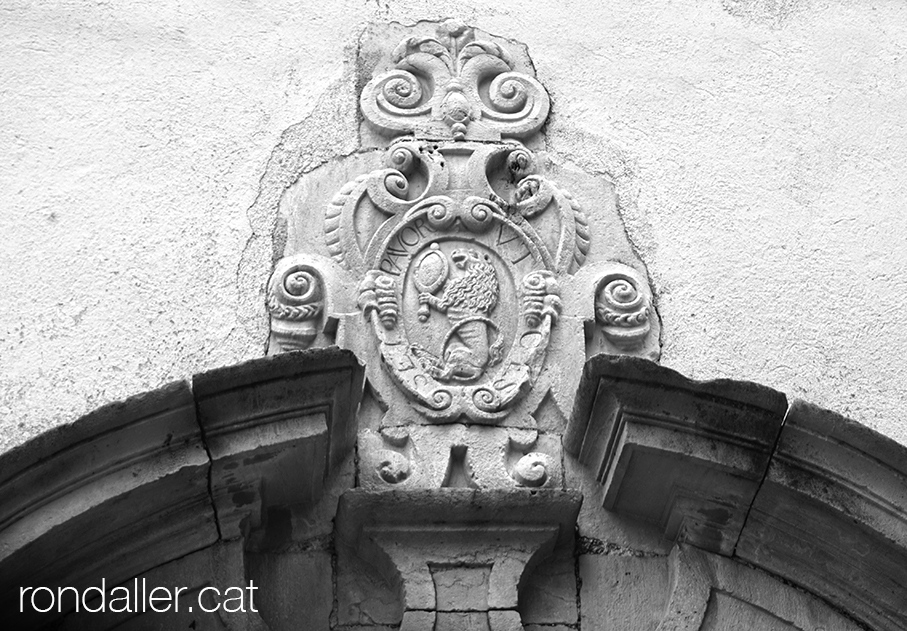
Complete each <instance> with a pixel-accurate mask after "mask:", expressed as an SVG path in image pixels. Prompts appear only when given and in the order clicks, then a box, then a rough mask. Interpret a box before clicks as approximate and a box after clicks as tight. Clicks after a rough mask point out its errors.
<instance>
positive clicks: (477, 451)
mask: <svg viewBox="0 0 907 631" xmlns="http://www.w3.org/2000/svg"><path fill="white" fill-rule="evenodd" d="M358 446H359V455H360V462H359V465H360V467H359V483H360V485H361V486H362V488H366V489H382V488H383V489H387V488H392V487H393V488H434V489H439V488H446V487H458V486H460V487H467V488H474V489H489V488H508V487H509V488H516V487H527V488H562V487H563V474H562V471H561V445H560V440H559V439H558V437H557V436H550V435H541V434H539V433H538V432H537V431H535V430H521V429H514V428H499V427H486V426H475V425H473V426H467V425H459V424H450V425H438V426H426V425H409V426H398V427H385V428H383V429H382V430H381V431H380V432H373V431H370V430H362V432H360V435H359V445H358Z"/></svg>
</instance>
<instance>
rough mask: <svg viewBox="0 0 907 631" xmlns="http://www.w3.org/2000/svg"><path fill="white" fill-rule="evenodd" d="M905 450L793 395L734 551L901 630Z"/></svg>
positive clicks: (905, 597)
mask: <svg viewBox="0 0 907 631" xmlns="http://www.w3.org/2000/svg"><path fill="white" fill-rule="evenodd" d="M905 506H907V449H905V448H904V447H903V446H901V445H898V444H896V443H894V442H893V441H891V440H890V439H887V438H885V437H883V436H881V435H879V434H877V433H875V432H873V431H871V430H869V429H868V428H866V427H864V426H861V425H859V424H857V423H855V422H853V421H851V420H849V419H847V418H845V417H843V416H841V415H839V414H835V413H834V412H830V411H828V410H823V409H821V408H818V407H816V406H813V405H810V404H808V403H804V402H802V401H795V402H794V404H793V405H792V406H791V410H790V413H789V414H788V416H787V421H786V423H785V425H784V429H783V430H782V432H781V437H780V440H779V442H778V448H777V450H776V452H775V454H774V456H773V458H772V461H771V465H770V466H769V470H768V475H767V476H766V479H765V483H764V484H763V485H762V487H761V489H760V490H759V494H758V495H757V496H756V499H755V502H754V503H753V508H752V511H751V513H750V516H749V519H748V521H747V525H746V528H744V530H743V532H742V534H741V536H740V543H739V544H738V546H737V554H738V555H739V556H740V557H741V558H743V559H745V560H747V561H749V562H752V563H755V564H757V565H759V566H760V567H764V568H766V569H767V570H769V571H771V572H773V573H776V574H778V575H780V576H783V577H785V578H787V579H788V580H791V581H793V582H795V583H797V584H798V585H802V586H803V587H805V588H807V589H809V590H811V591H813V592H815V593H817V594H819V595H821V596H822V597H824V598H826V599H828V600H829V601H831V602H834V603H835V604H836V605H837V606H838V607H842V608H844V609H846V610H848V611H850V612H852V614H853V615H854V616H855V617H857V618H858V619H860V620H861V621H863V622H864V623H865V624H866V625H868V626H870V627H872V628H874V629H886V630H888V629H891V630H894V629H903V628H904V627H905V626H907V589H905V586H907V511H905Z"/></svg>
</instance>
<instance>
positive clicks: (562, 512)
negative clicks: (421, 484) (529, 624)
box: [337, 489, 579, 631]
mask: <svg viewBox="0 0 907 631" xmlns="http://www.w3.org/2000/svg"><path fill="white" fill-rule="evenodd" d="M578 504H579V497H578V496H577V495H575V494H571V493H566V492H563V491H551V490H537V491H536V490H533V491H528V490H524V491H509V492H506V491H503V490H496V491H472V490H467V489H442V490H432V491H393V492H383V493H379V492H368V491H359V490H355V491H350V492H348V493H346V494H345V495H344V496H343V497H342V498H341V503H340V509H339V512H338V516H337V537H338V542H337V544H338V548H339V547H340V546H343V548H345V549H346V550H348V551H349V552H350V553H351V555H352V556H358V557H359V559H361V560H363V561H365V562H366V563H367V564H369V565H371V566H372V567H373V568H374V569H375V570H376V573H377V574H378V575H380V576H381V577H382V578H383V579H384V581H385V582H386V584H387V585H388V586H390V587H391V593H396V594H397V601H398V602H400V603H402V612H400V613H401V614H402V624H403V626H404V627H407V628H409V627H408V626H407V625H412V624H415V623H414V622H412V620H414V616H424V615H425V612H427V611H432V612H434V611H437V612H438V616H439V618H438V624H442V620H441V618H444V621H443V624H444V625H450V624H454V623H453V620H454V619H457V620H459V619H460V618H462V617H463V616H462V615H460V616H453V617H451V616H447V615H442V613H445V614H446V613H457V614H470V615H469V616H467V618H468V619H469V620H468V621H467V622H468V623H469V624H473V622H470V621H472V620H473V618H475V619H476V620H487V623H488V624H489V625H491V626H490V629H492V631H497V630H498V629H501V630H503V629H510V628H511V626H512V624H513V621H514V620H515V621H516V622H515V624H516V625H517V626H516V627H514V628H516V629H518V628H520V618H519V613H518V612H517V606H518V587H519V586H520V585H521V584H522V583H523V581H524V579H523V574H524V572H525V571H526V569H527V566H531V565H535V564H537V563H538V562H539V561H540V560H541V559H543V558H544V557H546V556H547V555H548V554H549V553H550V552H551V550H552V549H554V547H555V546H556V545H557V544H558V543H559V544H560V545H561V546H563V547H569V546H570V545H571V542H572V537H573V527H574V526H573V524H574V523H575V519H576V511H577V509H578V507H579V506H578ZM341 559H342V557H340V558H339V559H338V560H341ZM343 571H344V570H343V568H341V573H342V572H343ZM341 606H342V605H341ZM477 613H482V614H483V615H482V616H476V615H473V614H477ZM486 614H487V617H486ZM398 619H399V618H398ZM360 622H361V621H360ZM391 622H394V621H391ZM460 622H461V623H464V622H463V621H462V620H461V621H460ZM464 624H465V623H464ZM476 624H478V622H476ZM445 628H446V627H445Z"/></svg>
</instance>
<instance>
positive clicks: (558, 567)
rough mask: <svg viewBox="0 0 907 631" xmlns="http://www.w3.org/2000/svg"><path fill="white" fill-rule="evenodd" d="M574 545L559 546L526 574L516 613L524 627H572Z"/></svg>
mask: <svg viewBox="0 0 907 631" xmlns="http://www.w3.org/2000/svg"><path fill="white" fill-rule="evenodd" d="M574 549H575V546H572V545H571V546H559V547H557V548H555V549H554V550H553V551H552V553H551V556H550V557H548V558H547V559H545V560H543V561H542V562H541V563H540V564H539V565H538V566H536V567H535V568H534V569H533V570H532V571H531V572H529V573H528V574H529V575H528V577H527V580H526V584H525V586H524V587H523V589H522V590H521V591H520V601H519V611H520V618H521V619H522V621H523V623H524V625H529V624H532V623H539V624H555V623H564V624H576V621H577V610H576V596H577V585H576V558H575V557H574V555H573V553H574Z"/></svg>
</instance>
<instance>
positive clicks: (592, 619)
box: [579, 554, 668, 631]
mask: <svg viewBox="0 0 907 631" xmlns="http://www.w3.org/2000/svg"><path fill="white" fill-rule="evenodd" d="M579 574H580V579H581V580H582V590H581V591H580V603H581V606H582V614H583V617H582V627H583V629H593V630H595V631H599V630H601V631H605V630H610V629H614V630H615V631H616V630H617V629H620V630H621V631H644V630H650V629H654V628H655V627H656V626H657V625H658V622H659V621H660V620H661V618H662V615H663V612H664V604H665V600H666V587H667V580H668V570H667V559H666V558H665V557H633V556H622V555H616V554H584V555H582V556H580V557H579Z"/></svg>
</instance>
